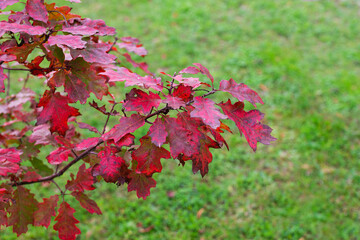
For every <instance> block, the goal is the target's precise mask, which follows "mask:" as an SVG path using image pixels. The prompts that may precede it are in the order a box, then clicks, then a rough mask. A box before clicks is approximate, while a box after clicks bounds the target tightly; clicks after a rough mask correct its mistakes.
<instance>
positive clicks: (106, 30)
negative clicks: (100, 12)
mask: <svg viewBox="0 0 360 240" xmlns="http://www.w3.org/2000/svg"><path fill="white" fill-rule="evenodd" d="M80 22H81V24H82V25H83V26H88V27H92V28H94V29H95V30H97V33H96V35H99V36H106V35H115V34H116V30H115V28H113V27H109V26H106V24H105V22H104V20H102V19H96V20H92V19H89V18H84V19H81V21H80Z"/></svg>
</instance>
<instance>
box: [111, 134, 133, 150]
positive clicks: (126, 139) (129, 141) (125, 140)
mask: <svg viewBox="0 0 360 240" xmlns="http://www.w3.org/2000/svg"><path fill="white" fill-rule="evenodd" d="M134 139H135V136H134V135H132V134H131V133H128V134H126V135H125V136H123V137H122V138H121V139H120V140H119V141H118V142H114V140H109V141H108V143H109V144H114V145H116V146H117V147H119V148H121V147H123V146H125V147H130V146H132V145H134Z"/></svg>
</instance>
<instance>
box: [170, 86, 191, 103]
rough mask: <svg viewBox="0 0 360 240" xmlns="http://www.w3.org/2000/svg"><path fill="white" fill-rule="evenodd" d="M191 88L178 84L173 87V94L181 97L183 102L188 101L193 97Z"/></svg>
mask: <svg viewBox="0 0 360 240" xmlns="http://www.w3.org/2000/svg"><path fill="white" fill-rule="evenodd" d="M192 89H193V88H192V87H190V86H184V84H180V85H179V86H177V87H176V88H175V89H174V92H173V96H174V97H178V98H181V99H182V100H183V101H184V102H189V101H191V100H192V99H193V95H192V94H193V90H192Z"/></svg>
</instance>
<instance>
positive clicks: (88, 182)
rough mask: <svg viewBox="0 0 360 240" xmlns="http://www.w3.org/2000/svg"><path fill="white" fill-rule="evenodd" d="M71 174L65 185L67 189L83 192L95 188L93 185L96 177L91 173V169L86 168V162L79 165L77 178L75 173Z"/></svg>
mask: <svg viewBox="0 0 360 240" xmlns="http://www.w3.org/2000/svg"><path fill="white" fill-rule="evenodd" d="M70 176H71V180H68V181H67V183H66V186H65V187H66V189H67V190H70V191H79V192H83V191H85V190H87V191H91V190H94V189H95V187H94V186H93V184H94V177H93V176H92V174H91V169H86V168H85V163H84V164H82V165H81V166H80V167H79V171H78V173H77V174H76V178H75V179H74V175H73V174H71V175H70Z"/></svg>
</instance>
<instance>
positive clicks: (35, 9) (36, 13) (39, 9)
mask: <svg viewBox="0 0 360 240" xmlns="http://www.w3.org/2000/svg"><path fill="white" fill-rule="evenodd" d="M25 9H26V11H27V13H28V14H29V15H30V17H32V18H33V19H34V20H39V21H42V22H47V21H48V12H47V10H46V8H45V5H44V1H43V0H27V1H26V6H25Z"/></svg>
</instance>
